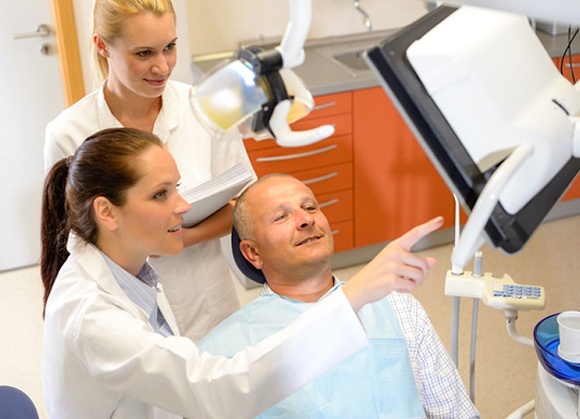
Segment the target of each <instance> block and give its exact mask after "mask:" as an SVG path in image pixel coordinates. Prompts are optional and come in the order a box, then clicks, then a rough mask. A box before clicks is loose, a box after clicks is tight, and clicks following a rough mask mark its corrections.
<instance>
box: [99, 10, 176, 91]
mask: <svg viewBox="0 0 580 419" xmlns="http://www.w3.org/2000/svg"><path fill="white" fill-rule="evenodd" d="M139 13H153V14H155V15H157V16H161V15H163V14H165V13H171V14H172V15H173V17H174V19H175V10H174V9H173V4H172V3H171V0H95V5H94V7H93V35H95V34H97V35H99V37H100V38H101V39H103V40H104V41H105V42H108V43H112V42H114V41H115V40H116V39H118V38H119V37H121V36H122V35H123V27H124V23H125V18H126V17H127V16H131V15H136V14H139ZM91 48H92V58H93V64H94V70H95V72H96V73H97V76H98V78H100V80H101V81H102V80H105V79H106V78H107V76H108V75H109V63H108V62H107V59H106V58H105V57H103V56H102V55H101V54H99V51H97V48H96V47H95V44H94V42H91Z"/></svg>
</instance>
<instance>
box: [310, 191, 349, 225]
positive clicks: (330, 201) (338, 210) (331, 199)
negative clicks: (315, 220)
mask: <svg viewBox="0 0 580 419" xmlns="http://www.w3.org/2000/svg"><path fill="white" fill-rule="evenodd" d="M352 195H353V194H352V190H346V191H335V192H330V193H326V194H321V195H316V199H317V200H318V205H319V206H320V209H321V210H322V212H323V213H324V215H326V218H327V219H328V222H329V223H330V225H331V226H332V225H334V223H337V222H339V221H350V220H352V219H353V210H352V208H353V204H352Z"/></svg>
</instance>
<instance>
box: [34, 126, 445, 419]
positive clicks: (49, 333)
mask: <svg viewBox="0 0 580 419" xmlns="http://www.w3.org/2000/svg"><path fill="white" fill-rule="evenodd" d="M179 179H180V174H179V172H178V170H177V166H176V164H175V161H174V160H173V158H172V157H171V154H170V153H169V152H168V151H167V149H165V148H164V146H163V144H162V142H160V141H159V139H158V138H157V137H156V136H155V135H153V134H151V133H147V132H144V131H139V130H135V129H127V128H118V129H109V130H105V131H100V132H98V133H96V134H95V135H93V136H91V137H89V138H88V139H87V140H86V141H85V142H84V143H83V144H82V145H81V147H80V148H79V149H78V150H77V152H76V153H75V155H74V156H72V157H69V158H66V159H62V160H60V161H59V162H58V163H56V164H55V165H54V166H53V168H52V169H51V171H50V172H49V174H48V176H47V178H46V183H45V189H44V196H43V215H42V241H43V243H42V245H43V247H42V256H41V274H42V279H43V283H44V286H45V340H44V372H43V386H44V392H45V399H46V403H47V408H48V412H49V415H50V417H51V418H59V419H67V418H71V419H73V418H74V419H83V418H86V419H94V418H126V419H129V418H131V419H134V418H178V417H189V418H204V417H206V418H226V417H236V418H246V417H253V416H256V415H258V414H260V413H261V412H263V411H264V410H266V409H267V408H269V407H271V406H273V405H274V404H276V403H277V402H279V401H280V400H282V399H284V398H286V397H287V396H289V395H290V394H292V393H293V392H294V391H296V390H297V389H299V388H300V387H302V386H303V385H305V384H306V383H308V382H310V381H311V380H313V379H314V378H316V377H318V376H319V375H321V374H322V373H323V372H325V371H327V370H328V369H329V368H332V367H333V366H335V365H337V364H339V363H340V362H341V361H342V360H344V359H346V358H348V357H349V356H351V355H353V354H354V353H356V352H357V351H358V350H360V349H361V348H364V347H366V346H367V345H368V339H367V337H366V335H365V332H364V330H363V327H362V326H361V324H360V321H359V319H358V317H357V316H356V312H357V311H358V310H359V309H360V308H361V307H362V306H363V305H365V304H367V303H369V302H373V301H376V300H378V299H381V298H383V297H384V296H385V295H386V294H388V293H389V292H391V291H393V290H407V291H410V290H412V289H414V287H415V286H417V284H419V283H422V282H423V281H424V279H425V277H426V275H427V271H428V269H429V268H430V267H431V266H433V264H434V261H433V260H432V259H429V258H422V257H420V256H418V255H415V254H413V253H411V252H410V247H411V246H412V245H413V244H414V243H415V242H416V241H417V240H419V239H420V238H421V237H423V236H424V235H426V234H428V233H429V232H431V231H433V230H435V229H437V228H438V227H440V223H428V224H424V225H423V226H420V227H419V228H415V229H414V230H412V231H411V232H410V233H408V234H407V235H405V236H403V238H402V239H400V240H396V241H394V242H393V243H392V244H391V245H389V246H387V247H386V248H385V249H384V250H383V251H382V252H381V253H380V254H379V255H378V256H377V257H376V258H375V259H374V260H373V261H371V262H370V263H369V264H368V265H367V266H366V267H365V268H363V269H362V270H361V271H360V272H359V273H358V274H357V275H355V276H354V277H353V278H352V279H351V280H350V281H349V283H348V284H346V285H345V286H344V287H343V288H342V289H341V290H340V291H337V292H336V293H334V294H335V295H334V294H333V296H332V297H331V298H328V299H325V300H324V302H322V303H320V304H316V305H314V307H313V308H312V309H310V310H308V311H306V312H305V313H304V314H303V315H302V316H300V317H299V318H298V319H297V320H296V321H295V322H293V323H292V324H291V325H290V326H288V327H287V328H286V329H284V330H282V331H281V332H279V333H276V334H275V335H273V336H271V337H269V338H267V339H266V340H264V341H262V342H260V343H259V344H258V345H256V346H254V347H252V348H248V349H245V350H243V351H241V352H239V353H237V354H235V355H234V356H233V357H232V358H230V359H227V358H224V357H219V356H211V355H209V354H207V353H202V352H200V351H199V349H198V348H197V347H196V345H195V344H194V342H193V341H192V340H190V339H188V338H186V337H181V336H179V330H178V329H177V327H176V325H175V319H174V317H173V314H172V313H171V309H170V308H169V305H168V302H167V300H166V298H165V296H164V293H163V289H162V287H161V286H160V284H158V283H157V274H156V273H155V271H154V269H152V268H151V266H150V265H149V263H148V262H147V260H148V257H149V255H171V254H177V253H179V252H180V251H181V250H182V248H183V240H182V237H181V236H182V234H183V232H182V229H181V223H182V221H183V214H184V213H185V212H186V211H187V210H188V209H189V205H188V204H187V203H186V202H185V201H184V200H183V198H182V197H181V196H180V195H179V193H178V192H177V185H178V182H179ZM67 242H68V243H67Z"/></svg>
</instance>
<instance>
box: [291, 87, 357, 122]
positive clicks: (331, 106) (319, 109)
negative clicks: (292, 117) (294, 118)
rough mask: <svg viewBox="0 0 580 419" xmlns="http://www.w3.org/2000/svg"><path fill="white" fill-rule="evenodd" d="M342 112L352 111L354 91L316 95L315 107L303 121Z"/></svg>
mask: <svg viewBox="0 0 580 419" xmlns="http://www.w3.org/2000/svg"><path fill="white" fill-rule="evenodd" d="M340 113H348V114H350V113H352V92H343V93H333V94H330V95H322V96H316V97H315V98H314V108H313V109H312V111H310V113H309V114H308V115H307V116H306V117H304V118H303V119H301V121H306V120H308V119H311V118H321V117H323V116H330V115H336V114H340ZM298 122H300V121H298Z"/></svg>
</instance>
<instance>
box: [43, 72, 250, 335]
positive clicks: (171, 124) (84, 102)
mask: <svg viewBox="0 0 580 419" xmlns="http://www.w3.org/2000/svg"><path fill="white" fill-rule="evenodd" d="M103 89H104V85H102V86H101V87H100V88H99V89H97V90H95V91H94V92H92V93H90V94H88V95H87V96H85V97H84V98H83V99H81V100H79V101H78V102H77V103H75V104H74V105H72V106H71V107H69V108H67V109H65V110H64V111H63V112H62V113H61V114H60V115H59V116H58V117H57V118H56V119H54V121H52V122H50V123H49V124H48V126H47V128H46V142H45V148H44V155H45V169H46V170H47V171H48V169H50V168H51V167H52V165H53V164H54V163H56V162H57V161H59V160H60V159H62V158H64V157H67V156H69V155H72V154H74V153H75V151H76V149H77V148H78V147H79V146H80V145H81V144H82V143H83V141H84V140H85V139H86V138H87V137H88V136H90V135H92V134H94V133H95V132H97V131H99V130H102V129H105V128H119V127H121V126H122V125H121V123H120V122H119V121H118V120H117V119H116V118H115V116H114V115H113V114H112V113H111V110H110V109H109V106H108V105H107V102H106V101H105V95H104V90H103ZM190 94H191V86H189V85H186V84H184V83H179V82H176V81H169V82H168V84H167V87H166V88H165V91H164V92H163V96H162V98H163V107H162V108H161V112H160V114H159V116H158V117H157V120H156V121H155V127H154V128H153V133H154V134H155V135H157V136H158V137H159V138H160V139H161V141H163V143H164V144H165V146H166V147H167V149H168V150H169V152H170V153H171V155H172V156H173V158H174V159H175V162H176V164H177V167H178V169H179V174H180V175H181V179H180V184H181V186H180V192H184V191H187V190H188V189H190V188H192V187H194V186H197V185H199V184H201V183H203V182H205V181H207V180H209V179H212V178H214V177H216V176H218V175H220V174H221V173H223V172H224V171H226V170H227V169H229V168H231V167H232V166H234V165H235V164H237V163H239V162H243V163H244V164H245V166H246V167H247V168H248V170H250V171H251V172H252V173H253V169H252V165H251V163H250V159H249V157H248V155H247V153H246V150H245V148H244V144H243V143H242V140H241V137H240V134H239V133H236V132H230V133H221V132H219V131H212V130H211V129H210V128H208V127H206V126H205V125H204V124H203V123H202V122H201V121H200V119H199V118H198V115H197V114H196V113H195V112H194V110H193V107H192V106H191V100H190ZM151 265H152V266H153V267H154V268H155V270H156V271H157V273H158V274H159V281H160V282H161V283H162V284H163V287H164V290H165V295H166V296H167V299H168V300H169V302H170V303H171V309H172V311H173V314H174V316H175V319H176V320H177V324H178V326H179V332H180V333H181V334H182V335H184V336H187V337H189V338H191V339H193V340H194V341H198V340H199V339H201V338H202V337H203V336H205V335H206V334H207V332H209V331H210V330H211V329H212V328H213V327H215V326H216V325H217V324H218V323H219V322H221V321H222V320H224V319H225V318H226V317H228V316H229V315H230V314H232V313H233V312H235V311H236V310H237V309H238V308H239V307H240V303H239V301H238V296H237V294H236V289H235V285H234V281H235V280H237V279H236V278H235V275H234V273H233V272H232V271H231V269H230V267H229V264H228V261H227V259H226V258H225V256H224V254H223V253H222V248H221V243H220V240H219V239H218V238H216V239H213V240H208V241H205V242H202V243H198V244H195V245H192V246H188V247H186V248H185V249H184V250H183V251H182V252H181V253H180V254H178V255H176V256H163V257H160V258H156V259H152V260H151Z"/></svg>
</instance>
